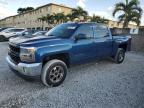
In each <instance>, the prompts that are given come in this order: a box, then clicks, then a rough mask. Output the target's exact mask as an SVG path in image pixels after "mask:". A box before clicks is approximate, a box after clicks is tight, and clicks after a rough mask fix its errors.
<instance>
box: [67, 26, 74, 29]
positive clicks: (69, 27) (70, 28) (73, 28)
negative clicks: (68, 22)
mask: <svg viewBox="0 0 144 108" xmlns="http://www.w3.org/2000/svg"><path fill="white" fill-rule="evenodd" d="M75 28H76V27H74V26H73V27H68V28H67V29H75Z"/></svg>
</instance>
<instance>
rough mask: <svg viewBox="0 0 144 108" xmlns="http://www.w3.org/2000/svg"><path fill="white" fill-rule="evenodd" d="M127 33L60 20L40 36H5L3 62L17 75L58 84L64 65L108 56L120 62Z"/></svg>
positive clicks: (123, 53) (54, 85) (45, 82)
mask: <svg viewBox="0 0 144 108" xmlns="http://www.w3.org/2000/svg"><path fill="white" fill-rule="evenodd" d="M130 43H131V37H130V36H112V35H111V32H110V29H109V28H108V27H107V26H106V25H104V24H98V23H63V24H60V25H57V26H56V27H54V28H53V29H51V30H50V31H49V32H47V33H46V34H45V35H44V36H43V35H41V36H36V37H24V36H21V37H16V38H12V39H10V40H9V51H8V56H7V58H6V59H7V62H8V64H9V67H10V69H11V70H12V71H13V72H14V73H16V74H17V75H19V76H20V77H22V78H24V79H26V80H28V79H37V78H39V79H40V80H41V82H42V83H43V84H44V85H45V86H50V87H56V86H59V85H60V84H61V83H62V82H63V81H64V80H65V78H66V75H67V72H68V68H69V67H70V66H71V65H78V64H82V63H86V62H90V61H93V60H97V59H101V58H105V57H111V58H113V59H114V60H115V62H116V63H122V62H123V60H124V58H125V52H126V51H128V50H129V49H130Z"/></svg>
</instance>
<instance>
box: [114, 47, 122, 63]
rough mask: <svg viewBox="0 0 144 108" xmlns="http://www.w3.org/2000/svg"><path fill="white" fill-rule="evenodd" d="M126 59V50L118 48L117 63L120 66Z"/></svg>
mask: <svg viewBox="0 0 144 108" xmlns="http://www.w3.org/2000/svg"><path fill="white" fill-rule="evenodd" d="M124 59H125V50H124V49H123V48H118V50H117V53H116V56H115V58H114V60H115V62H116V63H118V64H120V63H122V62H123V61H124Z"/></svg>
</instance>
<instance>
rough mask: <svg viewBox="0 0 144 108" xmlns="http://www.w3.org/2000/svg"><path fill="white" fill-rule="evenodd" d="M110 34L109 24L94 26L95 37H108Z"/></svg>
mask: <svg viewBox="0 0 144 108" xmlns="http://www.w3.org/2000/svg"><path fill="white" fill-rule="evenodd" d="M108 36H109V31H108V28H107V26H105V25H96V26H94V37H95V38H98V37H101V38H102V37H108Z"/></svg>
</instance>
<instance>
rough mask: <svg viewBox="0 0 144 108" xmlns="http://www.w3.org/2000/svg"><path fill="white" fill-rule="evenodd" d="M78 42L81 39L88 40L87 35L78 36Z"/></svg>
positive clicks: (76, 37)
mask: <svg viewBox="0 0 144 108" xmlns="http://www.w3.org/2000/svg"><path fill="white" fill-rule="evenodd" d="M75 39H76V40H80V39H87V35H86V34H82V33H81V34H78V35H76V36H75Z"/></svg>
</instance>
